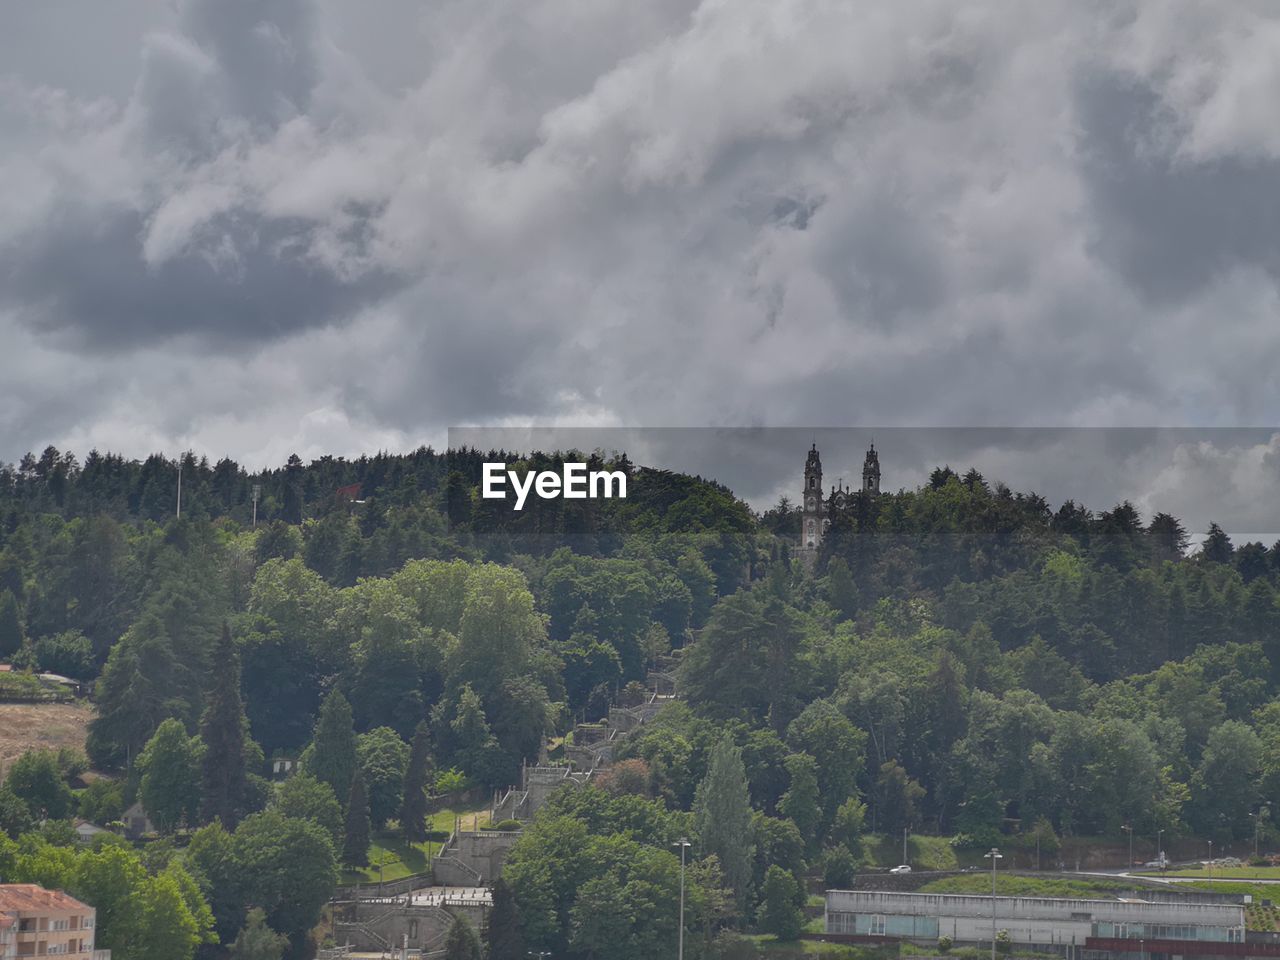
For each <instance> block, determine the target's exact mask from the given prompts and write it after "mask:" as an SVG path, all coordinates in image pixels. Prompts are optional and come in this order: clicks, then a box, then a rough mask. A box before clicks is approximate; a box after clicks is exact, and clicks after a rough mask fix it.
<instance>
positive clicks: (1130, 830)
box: [1120, 823, 1159, 871]
mask: <svg viewBox="0 0 1280 960" xmlns="http://www.w3.org/2000/svg"><path fill="white" fill-rule="evenodd" d="M1120 829H1121V830H1124V831H1127V832H1128V834H1129V863H1128V864H1127V865H1126V866H1125V870H1126V871H1129V870H1132V869H1133V824H1131V823H1126V824H1125V825H1124V826H1122V827H1121V828H1120ZM1158 845H1159V844H1157V846H1158ZM1156 856H1159V854H1156Z"/></svg>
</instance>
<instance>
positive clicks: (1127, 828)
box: [1120, 823, 1133, 873]
mask: <svg viewBox="0 0 1280 960" xmlns="http://www.w3.org/2000/svg"><path fill="white" fill-rule="evenodd" d="M1120 829H1121V830H1125V831H1127V832H1128V834H1129V862H1128V864H1126V865H1125V872H1126V873H1127V872H1128V871H1130V870H1132V869H1133V824H1131V823H1126V824H1125V825H1124V826H1122V827H1121V828H1120Z"/></svg>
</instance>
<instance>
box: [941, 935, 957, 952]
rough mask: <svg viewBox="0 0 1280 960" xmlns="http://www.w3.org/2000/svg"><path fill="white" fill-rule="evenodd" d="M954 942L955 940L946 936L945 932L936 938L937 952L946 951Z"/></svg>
mask: <svg viewBox="0 0 1280 960" xmlns="http://www.w3.org/2000/svg"><path fill="white" fill-rule="evenodd" d="M954 944H955V941H954V940H952V939H951V938H950V937H948V936H947V935H946V934H945V933H944V934H943V935H942V936H940V937H939V938H938V952H939V953H946V952H947V951H949V950H950V949H951V947H952V946H953V945H954Z"/></svg>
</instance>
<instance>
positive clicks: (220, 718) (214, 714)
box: [200, 623, 248, 830]
mask: <svg viewBox="0 0 1280 960" xmlns="http://www.w3.org/2000/svg"><path fill="white" fill-rule="evenodd" d="M211 673H212V677H211V679H210V682H209V688H208V691H209V692H208V696H207V700H206V703H207V705H206V707H205V711H204V719H203V720H202V721H201V723H200V738H201V739H202V740H203V741H204V746H205V750H204V760H203V761H202V771H201V772H202V778H201V779H202V786H203V806H202V814H203V816H204V819H205V821H211V820H221V821H222V825H223V826H224V827H226V828H227V829H228V830H234V829H235V826H236V824H237V823H239V822H240V818H241V817H242V816H243V815H244V812H245V801H246V799H247V796H246V795H247V793H248V790H247V785H248V775H247V771H246V770H245V763H244V730H245V725H246V724H245V716H244V704H243V703H242V702H241V700H240V656H239V654H238V653H237V652H236V645H235V643H234V642H233V641H232V639H231V630H230V629H229V628H228V627H227V625H226V624H225V623H224V624H223V625H222V637H221V638H220V639H219V640H218V645H217V648H216V649H215V655H214V667H213V670H212V671H211Z"/></svg>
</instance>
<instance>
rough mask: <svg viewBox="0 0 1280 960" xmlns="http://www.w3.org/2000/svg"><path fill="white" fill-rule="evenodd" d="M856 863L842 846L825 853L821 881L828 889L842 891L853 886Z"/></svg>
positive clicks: (846, 848) (847, 849)
mask: <svg viewBox="0 0 1280 960" xmlns="http://www.w3.org/2000/svg"><path fill="white" fill-rule="evenodd" d="M857 868H858V865H857V862H856V861H855V860H854V858H853V854H852V853H850V852H849V848H848V847H846V846H845V845H844V844H840V845H838V846H835V847H832V848H831V849H830V850H828V851H827V854H826V856H825V857H824V858H823V862H822V871H823V872H822V880H823V882H824V883H825V884H826V885H827V887H829V888H836V889H844V888H848V887H849V886H851V885H852V884H853V878H854V876H855V875H856V874H857Z"/></svg>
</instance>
